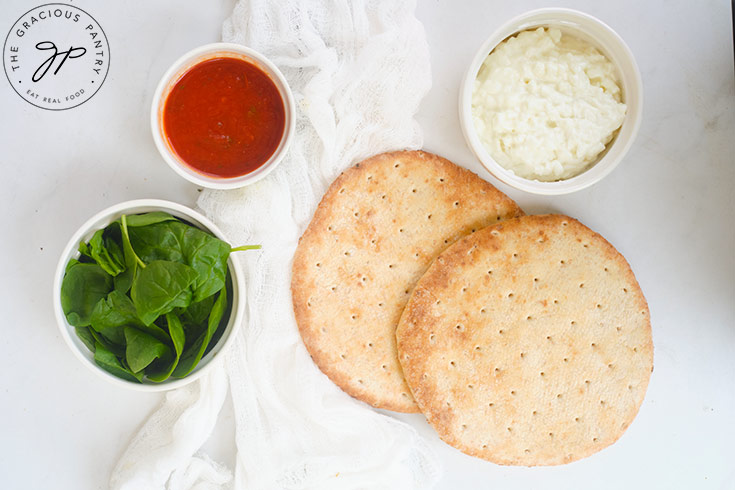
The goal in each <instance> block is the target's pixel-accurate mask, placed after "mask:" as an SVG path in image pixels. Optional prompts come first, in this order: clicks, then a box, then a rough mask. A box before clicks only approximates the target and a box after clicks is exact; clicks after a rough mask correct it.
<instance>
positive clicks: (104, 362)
mask: <svg viewBox="0 0 735 490" xmlns="http://www.w3.org/2000/svg"><path fill="white" fill-rule="evenodd" d="M94 362H96V363H97V365H98V366H99V367H101V368H102V369H104V370H105V371H107V372H109V373H112V374H114V375H115V376H117V377H118V378H122V379H126V380H128V381H137V382H140V381H141V380H142V379H143V377H142V376H140V377H139V376H136V375H135V374H134V373H133V372H132V371H131V370H130V369H129V368H127V367H125V366H124V365H123V364H122V363H121V362H120V360H119V359H118V358H117V357H116V356H115V354H113V353H112V352H110V351H109V350H107V349H106V348H105V346H103V345H102V344H100V343H99V342H98V343H97V344H96V345H95V351H94Z"/></svg>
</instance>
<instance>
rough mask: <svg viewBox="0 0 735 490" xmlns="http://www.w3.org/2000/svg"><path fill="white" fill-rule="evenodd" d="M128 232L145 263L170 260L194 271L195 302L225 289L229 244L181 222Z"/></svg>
mask: <svg viewBox="0 0 735 490" xmlns="http://www.w3.org/2000/svg"><path fill="white" fill-rule="evenodd" d="M129 232H130V241H131V243H132V246H133V247H135V251H136V253H137V254H138V256H139V257H140V258H141V260H143V261H144V262H146V263H148V262H151V261H154V260H170V261H173V262H183V263H185V264H187V265H190V266H191V267H193V268H194V270H195V271H196V272H197V281H196V284H195V285H194V301H200V300H202V299H204V298H206V297H208V296H211V295H213V294H215V293H216V292H217V291H219V290H220V289H222V286H224V282H225V277H226V275H227V258H228V257H229V255H230V245H229V244H227V243H225V242H223V241H222V240H220V239H218V238H216V237H214V236H212V235H210V234H209V233H207V232H205V231H202V230H200V229H198V228H195V227H193V226H190V225H187V224H186V223H183V222H181V221H168V222H163V223H156V224H153V225H150V226H144V227H140V228H135V229H130V230H129Z"/></svg>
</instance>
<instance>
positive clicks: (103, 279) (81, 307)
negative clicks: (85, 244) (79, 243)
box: [61, 262, 112, 327]
mask: <svg viewBox="0 0 735 490" xmlns="http://www.w3.org/2000/svg"><path fill="white" fill-rule="evenodd" d="M111 290H112V276H110V275H109V274H108V273H106V272H105V271H104V270H102V267H100V266H98V265H97V264H83V263H81V262H77V263H76V264H74V265H72V266H71V267H69V268H68V269H67V271H66V274H65V275H64V280H63V281H62V283H61V307H62V309H63V310H64V314H65V315H66V320H67V321H68V322H69V324H71V325H73V326H75V327H86V326H88V325H89V324H90V316H91V314H92V310H94V307H95V305H96V304H97V302H98V301H100V300H101V299H102V298H104V297H105V296H107V293H109V292H110V291H111Z"/></svg>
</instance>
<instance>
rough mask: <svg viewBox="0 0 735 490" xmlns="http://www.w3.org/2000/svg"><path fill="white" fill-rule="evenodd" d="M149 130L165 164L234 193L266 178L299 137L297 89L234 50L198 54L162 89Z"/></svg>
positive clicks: (217, 47)
mask: <svg viewBox="0 0 735 490" xmlns="http://www.w3.org/2000/svg"><path fill="white" fill-rule="evenodd" d="M151 128H152V131H153V139H154V141H155V143H156V146H157V148H158V150H159V152H160V153H161V155H162V156H163V159H164V160H165V161H166V162H167V163H168V164H169V166H170V167H171V168H172V169H173V170H174V171H176V172H177V173H178V174H179V175H181V176H182V177H184V178H185V179H187V180H189V181H190V182H192V183H194V184H197V185H199V186H202V187H208V188H213V189H234V188H237V187H243V186H245V185H248V184H251V183H253V182H256V181H258V180H260V179H262V178H263V177H265V176H266V175H267V174H268V173H269V172H270V171H272V170H273V169H274V168H275V167H276V165H278V163H279V162H280V161H281V160H282V159H283V157H284V156H285V154H286V151H287V149H288V146H289V143H290V141H291V139H292V137H293V134H294V131H295V110H294V101H293V95H292V93H291V90H290V88H289V86H288V83H287V82H286V79H285V78H284V76H283V74H282V73H281V72H280V71H279V70H278V68H277V67H276V66H275V65H274V64H273V63H272V62H271V61H269V60H268V59H267V58H266V57H265V56H263V55H261V54H260V53H258V52H256V51H254V50H252V49H249V48H247V47H245V46H242V45H239V44H232V43H214V44H208V45H205V46H202V47H199V48H196V49H194V50H192V51H190V52H188V53H186V54H185V55H184V56H182V57H181V58H180V59H179V60H178V61H176V62H175V63H174V64H173V65H172V66H171V68H169V70H168V71H167V72H166V74H165V75H164V76H163V78H162V79H161V82H160V83H159V84H158V87H157V89H156V92H155V94H154V96H153V104H152V107H151Z"/></svg>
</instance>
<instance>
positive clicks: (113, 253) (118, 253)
mask: <svg viewBox="0 0 735 490" xmlns="http://www.w3.org/2000/svg"><path fill="white" fill-rule="evenodd" d="M110 229H111V228H110V227H107V228H105V229H104V230H97V231H96V232H95V233H94V235H92V238H91V239H90V240H89V246H88V247H87V249H86V251H85V252H84V253H85V255H89V256H90V257H92V258H93V259H94V260H95V262H97V265H99V266H100V267H102V269H104V270H105V272H107V273H108V274H110V275H111V276H116V275H118V274H119V273H121V272H122V271H123V270H125V263H124V261H125V258H124V257H123V253H122V250H120V246H119V245H118V244H117V243H116V242H115V241H114V240H112V239H111V238H110V236H109V235H110V231H109V230H110ZM80 252H81V247H80Z"/></svg>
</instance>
